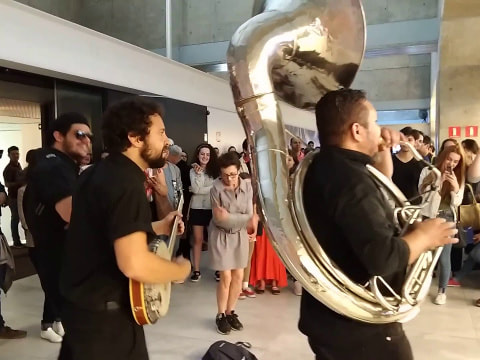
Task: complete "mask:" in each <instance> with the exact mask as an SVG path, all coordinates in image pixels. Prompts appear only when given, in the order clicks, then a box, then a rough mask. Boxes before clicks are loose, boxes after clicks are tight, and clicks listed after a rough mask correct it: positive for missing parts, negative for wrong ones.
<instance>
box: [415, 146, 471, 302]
mask: <svg viewBox="0 0 480 360" xmlns="http://www.w3.org/2000/svg"><path fill="white" fill-rule="evenodd" d="M435 166H436V167H437V168H438V169H439V170H440V172H441V173H442V176H441V177H440V178H439V179H437V181H436V183H435V184H433V181H434V177H433V173H432V171H431V170H429V169H428V167H426V168H424V169H423V170H422V172H421V173H420V179H419V182H418V190H419V193H420V194H424V193H425V192H428V191H429V190H430V189H431V187H432V185H435V186H436V188H437V190H436V191H435V193H434V195H433V197H432V199H431V200H430V202H429V203H427V205H426V206H425V207H424V208H422V214H423V215H425V216H427V217H429V218H436V217H440V218H443V219H446V220H447V221H454V222H455V221H457V208H458V206H459V205H460V204H461V203H462V200H463V191H464V188H465V155H464V152H463V148H462V146H461V145H459V144H456V145H453V146H449V147H446V148H445V149H444V150H443V151H442V152H441V153H440V154H439V155H438V157H437V158H436V160H435ZM451 252H452V244H447V245H444V247H443V251H442V254H441V255H440V259H439V279H438V294H437V296H436V297H435V299H434V303H435V304H437V305H443V304H445V303H446V301H447V295H446V293H445V291H446V288H447V285H448V282H449V278H450V272H451V268H452V265H451V261H450V254H451Z"/></svg>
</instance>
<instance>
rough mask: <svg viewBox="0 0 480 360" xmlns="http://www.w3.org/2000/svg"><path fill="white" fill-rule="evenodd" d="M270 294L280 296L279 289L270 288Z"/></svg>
mask: <svg viewBox="0 0 480 360" xmlns="http://www.w3.org/2000/svg"><path fill="white" fill-rule="evenodd" d="M272 294H273V295H279V294H280V289H279V288H278V287H276V286H272Z"/></svg>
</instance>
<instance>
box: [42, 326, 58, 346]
mask: <svg viewBox="0 0 480 360" xmlns="http://www.w3.org/2000/svg"><path fill="white" fill-rule="evenodd" d="M40 337H41V338H42V339H45V340H48V341H50V342H51V343H61V342H62V340H63V338H62V337H61V336H60V335H58V334H57V333H56V332H55V331H53V329H52V328H51V327H49V328H48V329H47V330H42V331H40Z"/></svg>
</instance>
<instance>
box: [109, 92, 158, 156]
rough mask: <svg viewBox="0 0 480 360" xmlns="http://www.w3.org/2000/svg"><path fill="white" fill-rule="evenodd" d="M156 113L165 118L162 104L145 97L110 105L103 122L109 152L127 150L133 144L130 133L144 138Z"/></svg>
mask: <svg viewBox="0 0 480 360" xmlns="http://www.w3.org/2000/svg"><path fill="white" fill-rule="evenodd" d="M155 114H158V115H160V116H161V117H162V118H163V109H162V106H161V105H160V104H158V103H156V102H154V101H152V100H148V99H145V98H144V97H133V98H128V99H125V100H122V101H120V102H117V103H115V104H113V105H111V106H109V107H108V108H107V110H106V111H105V114H104V115H103V124H102V134H103V143H104V145H105V150H106V151H107V152H109V153H112V152H123V151H125V150H127V149H128V148H129V147H130V146H131V144H130V140H129V139H128V135H129V134H133V135H134V136H139V137H140V139H142V140H144V139H145V137H146V136H147V135H148V134H149V133H150V127H151V126H152V120H151V119H150V116H152V115H155Z"/></svg>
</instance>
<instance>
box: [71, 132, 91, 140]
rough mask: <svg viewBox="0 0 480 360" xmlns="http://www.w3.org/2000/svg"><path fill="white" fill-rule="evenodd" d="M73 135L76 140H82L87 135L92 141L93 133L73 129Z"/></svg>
mask: <svg viewBox="0 0 480 360" xmlns="http://www.w3.org/2000/svg"><path fill="white" fill-rule="evenodd" d="M75 137H76V138H77V139H78V140H84V139H85V138H87V137H88V138H89V139H90V141H93V134H90V133H87V132H85V131H82V130H77V131H75Z"/></svg>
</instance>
